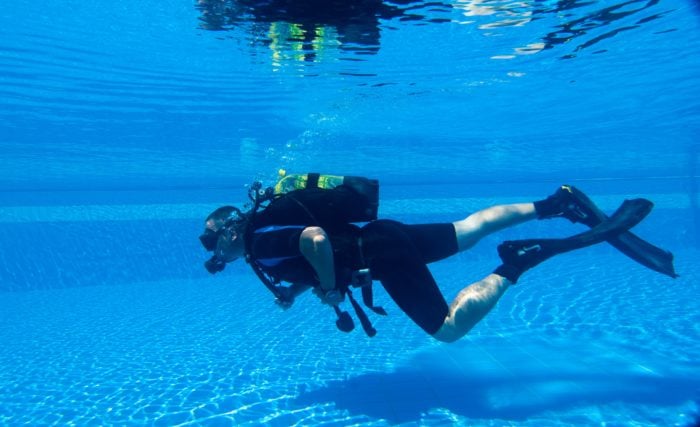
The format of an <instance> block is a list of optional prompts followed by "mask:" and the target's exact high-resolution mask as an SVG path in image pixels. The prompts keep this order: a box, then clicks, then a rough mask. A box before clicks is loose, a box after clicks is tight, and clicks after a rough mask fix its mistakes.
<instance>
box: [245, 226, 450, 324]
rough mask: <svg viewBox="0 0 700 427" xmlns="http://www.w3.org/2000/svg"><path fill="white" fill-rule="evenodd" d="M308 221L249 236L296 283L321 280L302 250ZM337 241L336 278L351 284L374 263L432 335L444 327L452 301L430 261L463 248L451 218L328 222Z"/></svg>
mask: <svg viewBox="0 0 700 427" xmlns="http://www.w3.org/2000/svg"><path fill="white" fill-rule="evenodd" d="M304 227H305V226H296V225H291V226H276V225H273V226H269V225H268V226H261V225H258V227H257V228H255V230H251V231H250V234H249V235H248V238H249V242H250V243H249V245H248V247H249V251H250V256H251V258H252V259H253V260H254V262H257V263H258V266H260V267H261V268H262V269H263V270H264V271H265V272H266V273H268V274H271V275H272V276H274V277H276V278H277V279H279V280H283V281H287V282H291V283H308V284H318V279H317V278H316V273H315V271H314V269H313V268H312V267H311V265H310V264H309V263H308V262H307V261H306V259H305V258H304V257H303V255H302V254H301V251H300V249H299V237H300V235H301V232H302V230H303V229H304ZM323 228H324V230H325V231H326V233H327V234H328V236H329V238H330V240H331V245H332V246H333V252H334V261H335V269H336V279H337V280H338V281H339V283H348V282H347V281H348V280H349V276H348V275H349V274H350V273H351V272H352V271H353V270H358V269H362V268H369V269H370V272H371V274H372V278H373V279H376V280H379V281H380V282H381V283H382V285H383V286H384V288H385V289H386V291H387V292H388V293H389V295H390V296H391V298H392V299H393V300H394V301H395V302H396V304H397V305H398V306H399V307H400V308H401V310H403V311H404V312H405V313H406V314H407V315H408V316H409V317H410V318H411V319H412V320H413V321H414V322H415V323H416V324H418V326H420V327H421V328H422V329H423V330H425V331H426V332H427V333H429V334H431V335H432V334H434V333H436V332H437V331H438V329H440V327H441V326H442V324H443V321H444V320H445V317H446V316H447V314H448V305H447V302H446V301H445V298H444V297H443V295H442V293H441V292H440V290H439V289H438V286H437V283H435V279H434V278H433V276H432V274H431V273H430V270H429V269H428V267H427V264H429V263H431V262H435V261H438V260H441V259H444V258H447V257H449V256H451V255H454V254H455V253H457V251H458V247H457V238H456V234H455V229H454V226H453V225H452V224H450V223H442V224H416V225H408V224H402V223H400V222H397V221H391V220H377V221H372V222H369V223H367V224H366V225H364V226H363V227H361V228H359V227H357V226H355V225H352V224H332V225H329V224H325V226H323Z"/></svg>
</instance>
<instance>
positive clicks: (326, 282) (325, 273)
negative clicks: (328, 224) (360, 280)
mask: <svg viewBox="0 0 700 427" xmlns="http://www.w3.org/2000/svg"><path fill="white" fill-rule="evenodd" d="M299 249H300V250H301V253H302V255H304V258H306V260H307V261H308V262H309V264H311V267H313V269H314V271H316V276H317V277H318V281H319V286H318V287H317V288H315V289H314V293H315V294H316V295H318V297H319V298H321V302H323V303H324V304H328V305H337V304H339V303H341V302H342V301H343V294H342V293H340V292H338V291H337V290H336V288H335V265H334V262H333V247H332V246H331V241H330V239H329V238H328V235H327V234H326V232H325V231H323V229H322V228H321V227H306V228H305V229H304V231H302V232H301V236H300V237H299Z"/></svg>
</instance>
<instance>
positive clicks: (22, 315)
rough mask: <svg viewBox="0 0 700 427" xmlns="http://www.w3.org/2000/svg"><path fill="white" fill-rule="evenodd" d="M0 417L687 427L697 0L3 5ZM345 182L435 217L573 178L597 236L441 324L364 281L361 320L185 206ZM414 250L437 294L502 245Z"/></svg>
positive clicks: (4, 420)
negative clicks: (620, 212) (202, 240)
mask: <svg viewBox="0 0 700 427" xmlns="http://www.w3.org/2000/svg"><path fill="white" fill-rule="evenodd" d="M0 17H1V18H0V19H1V22H2V25H0V100H1V101H2V102H0V155H1V159H2V160H1V161H0V184H1V185H2V190H1V191H0V235H1V236H2V238H1V239H0V424H3V425H18V424H28V425H70V424H73V425H129V424H149V425H150V424H157V425H202V424H204V425H206V424H212V425H273V426H288V425H338V426H345V425H372V426H382V425H478V426H482V425H483V426H509V425H518V426H520V425H525V426H568V425H608V426H617V425H636V426H656V425H679V426H686V425H691V424H692V423H693V422H694V421H693V420H694V419H695V418H696V417H697V414H698V411H699V408H698V400H699V395H700V375H699V374H698V373H699V372H700V369H698V368H699V367H700V366H699V364H698V360H699V359H700V326H698V325H700V303H698V298H697V294H698V290H699V288H698V284H697V282H698V280H697V279H698V278H699V277H700V271H698V270H699V268H700V267H698V261H697V260H698V259H700V256H699V254H698V247H699V246H700V219H699V218H700V217H699V212H698V204H699V203H700V200H699V199H698V177H699V175H700V173H699V172H698V170H699V167H700V160H699V157H700V155H699V153H700V147H699V145H698V137H697V135H698V131H699V130H700V125H699V124H700V120H699V117H700V101H698V99H700V97H698V94H699V93H700V78H699V77H698V76H699V75H700V56H698V55H697V52H698V51H700V32H699V31H698V30H699V29H700V7H699V6H698V4H697V2H693V1H690V0H658V1H657V0H649V1H642V0H628V1H620V0H616V1H612V0H606V1H600V2H584V1H577V0H573V1H522V2H505V1H475V0H474V1H456V2H413V1H397V2H393V3H392V2H388V1H385V2H376V1H368V0H363V1H361V2H358V3H352V4H349V5H343V4H334V3H332V2H330V3H329V2H324V3H320V2H316V1H313V0H312V1H310V2H309V3H299V2H297V3H288V4H287V3H283V2H281V1H279V2H268V3H262V2H252V1H251V2H248V1H240V2H231V1H218V0H200V1H199V2H174V1H138V2H137V1H130V0H123V1H120V2H112V3H110V4H103V3H96V4H86V3H85V2H76V1H70V0H69V1H61V2H57V1H48V2H28V1H15V2H12V4H8V5H4V6H3V8H2V14H0ZM279 168H285V169H287V170H289V171H290V172H305V171H307V170H317V171H322V172H331V173H341V174H354V175H366V176H372V177H375V178H378V179H379V180H380V182H381V185H382V187H381V196H382V204H381V207H380V216H382V217H389V218H396V219H399V220H402V221H406V222H427V221H452V220H455V219H457V218H461V217H464V216H466V215H467V214H468V213H470V212H474V211H475V210H478V209H479V208H482V207H484V206H488V205H491V204H494V203H510V202H516V201H530V200H535V199H538V198H541V197H543V196H545V195H547V194H549V193H551V192H552V191H553V190H554V189H555V188H556V186H557V185H558V184H560V183H562V182H570V183H573V184H575V185H577V186H579V187H580V188H582V189H583V190H585V191H586V192H587V193H589V194H590V195H591V197H592V198H593V199H594V200H595V201H596V202H597V203H599V204H600V206H601V207H602V208H603V209H604V210H606V211H608V212H611V211H613V210H614V209H615V208H616V206H617V205H618V204H619V203H620V201H621V200H622V199H624V198H630V197H639V196H644V197H648V198H650V199H652V200H653V201H654V202H655V209H654V211H653V212H652V214H651V215H650V216H649V218H648V219H646V220H645V221H644V222H643V223H642V224H640V225H639V226H637V227H636V228H635V232H636V233H638V234H639V235H641V236H643V237H644V238H646V239H648V240H650V241H652V242H654V243H656V244H658V245H659V246H662V247H665V248H669V249H671V250H672V251H673V252H674V254H675V256H676V268H677V270H678V272H679V273H680V274H681V277H680V278H678V279H675V280H674V279H670V278H667V277H665V276H662V275H659V274H657V273H653V272H651V271H649V270H646V269H644V268H643V267H641V266H639V265H637V264H635V263H633V262H632V261H630V260H628V259H627V258H625V257H623V256H622V255H621V254H620V253H618V252H617V251H615V250H614V249H613V248H611V247H610V246H608V245H599V246H596V247H593V248H588V249H586V250H582V251H579V252H576V253H574V254H567V255H563V256H561V257H558V258H557V259H556V260H553V261H550V262H548V263H545V264H543V265H541V266H540V267H538V268H537V269H535V270H533V271H532V272H530V273H528V274H527V275H526V276H524V277H523V279H522V280H521V281H520V282H519V284H518V285H517V286H515V287H513V288H511V289H510V290H509V291H508V292H507V293H506V295H505V296H504V297H503V298H502V300H501V301H500V303H499V304H498V306H497V307H496V308H495V309H494V310H493V312H492V313H491V314H490V315H489V316H488V317H487V318H486V319H485V320H484V321H483V322H482V323H481V324H479V325H478V327H477V328H475V330H474V331H472V333H470V335H469V336H467V337H466V338H465V339H463V340H461V341H460V342H458V343H455V344H451V345H445V344H440V343H437V342H434V341H433V340H431V339H430V338H429V337H427V336H425V334H424V333H423V332H422V331H421V330H420V329H418V328H417V327H416V326H415V325H413V324H412V323H411V322H410V321H409V320H408V319H407V318H406V317H405V316H403V315H402V314H401V313H400V312H399V310H398V309H397V308H396V306H395V305H393V303H392V302H391V300H390V299H389V298H388V297H387V296H386V294H385V293H384V292H383V290H381V288H378V289H377V291H376V299H377V300H378V303H379V304H381V305H383V306H384V307H386V308H387V310H388V311H389V313H390V315H389V316H388V317H386V318H377V317H374V318H373V320H374V321H375V326H376V328H377V329H378V331H379V333H378V335H377V336H376V337H374V338H372V339H369V338H367V337H366V336H364V335H363V334H362V332H361V331H355V332H353V333H351V334H348V335H345V334H342V333H340V332H338V331H337V330H336V329H335V326H334V325H333V313H332V312H331V311H330V310H328V309H327V308H326V307H323V306H321V305H320V304H318V302H317V301H315V300H314V298H313V296H312V295H308V296H304V297H302V298H300V300H299V301H297V302H296V304H295V306H294V307H293V308H292V309H290V310H288V311H286V312H282V311H280V310H279V309H278V308H277V307H276V306H275V305H274V303H273V302H272V298H271V296H270V295H269V293H268V292H267V290H265V289H264V287H262V286H260V284H259V283H258V282H257V281H256V279H255V277H254V276H253V275H252V274H250V271H249V269H248V267H247V266H246V265H245V264H243V263H240V264H234V265H231V266H230V267H229V268H227V269H226V271H225V272H224V273H222V274H221V275H217V276H214V277H212V276H209V275H208V274H207V273H206V272H205V271H204V269H202V267H201V264H202V262H203V261H204V259H205V258H206V254H205V253H203V251H202V249H201V247H199V242H198V241H197V239H196V236H197V235H198V234H199V232H200V231H201V230H200V229H201V222H202V219H203V217H204V216H205V215H206V214H207V213H208V212H209V211H211V210H212V209H213V208H215V207H216V206H218V205H220V204H224V203H240V202H243V201H244V200H245V193H246V187H245V186H246V185H247V184H248V183H250V182H251V181H252V180H253V179H261V180H263V181H265V182H266V183H268V184H269V183H272V182H273V181H274V179H275V177H276V173H277V170H278V169H279ZM580 230H581V228H580V227H577V226H575V225H572V224H568V223H564V222H560V221H547V222H533V223H528V224H525V225H522V226H520V227H517V228H514V229H511V230H507V231H505V232H502V233H499V234H498V235H494V236H489V237H488V238H486V239H484V240H483V241H482V242H480V243H479V244H478V246H477V247H475V248H474V249H473V250H471V251H469V252H467V253H464V254H459V255H457V256H455V257H453V258H451V259H449V260H445V261H443V262H441V263H439V264H435V265H433V266H431V269H432V271H433V272H434V274H435V276H436V278H437V280H438V283H439V284H440V286H441V288H442V289H443V291H444V293H445V294H446V295H447V296H448V298H451V297H452V296H454V295H455V294H456V293H457V292H458V291H459V290H460V289H461V288H462V287H464V286H465V285H466V284H467V283H469V282H471V281H473V280H476V279H479V278H481V277H483V276H484V275H485V274H487V273H488V272H490V271H492V270H493V268H494V267H495V266H496V265H497V264H498V259H497V255H496V251H495V247H496V245H497V244H498V243H500V242H501V241H502V240H506V239H514V238H525V237H532V236H564V235H568V234H572V233H575V232H577V231H580Z"/></svg>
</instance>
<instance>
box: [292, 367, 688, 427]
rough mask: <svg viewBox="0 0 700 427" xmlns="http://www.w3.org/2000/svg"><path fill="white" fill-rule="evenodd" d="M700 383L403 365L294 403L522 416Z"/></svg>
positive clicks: (391, 415)
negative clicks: (471, 371)
mask: <svg viewBox="0 0 700 427" xmlns="http://www.w3.org/2000/svg"><path fill="white" fill-rule="evenodd" d="M699 387H700V379H699V378H690V377H688V376H685V377H681V376H671V377H660V376H652V375H647V374H643V373H600V372H597V373H593V374H586V373H585V372H547V371H542V370H540V371H539V372H531V373H529V372H521V373H515V374H514V375H510V374H508V373H507V372H503V373H502V374H496V373H494V374H489V373H484V372H479V373H476V375H475V376H468V375H466V374H464V373H455V374H449V373H447V372H429V371H425V370H420V369H412V368H410V367H404V368H400V369H398V370H397V371H395V372H390V373H371V374H365V375H360V376H358V377H354V378H350V379H348V380H345V381H335V382H331V383H329V384H328V385H327V386H325V387H323V388H321V389H316V390H313V391H308V392H303V393H302V394H300V395H299V396H298V397H297V398H296V399H295V401H294V403H295V404H299V405H313V404H318V403H325V402H332V403H334V404H335V406H336V408H337V409H340V410H347V411H348V412H350V414H352V415H364V416H367V417H371V418H376V419H385V420H387V421H389V422H390V423H392V424H400V423H409V422H419V421H420V420H421V418H422V415H424V414H426V413H428V412H429V411H430V410H432V409H436V408H445V409H448V410H449V411H451V412H452V413H454V414H457V415H459V416H463V417H466V418H475V419H496V418H497V419H504V420H510V421H523V420H526V419H528V418H531V417H533V416H536V415H540V414H542V413H543V412H547V411H555V412H556V411H562V410H567V409H572V408H576V407H578V406H583V405H586V406H588V405H598V404H610V403H611V402H622V403H630V404H653V405H655V406H665V405H667V406H671V405H678V404H682V403H683V402H686V401H688V400H693V399H694V398H697V393H698V389H699Z"/></svg>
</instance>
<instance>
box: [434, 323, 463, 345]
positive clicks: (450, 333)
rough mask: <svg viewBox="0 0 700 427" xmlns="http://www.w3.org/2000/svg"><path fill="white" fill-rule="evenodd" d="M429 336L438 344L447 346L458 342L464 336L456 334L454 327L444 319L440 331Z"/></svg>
mask: <svg viewBox="0 0 700 427" xmlns="http://www.w3.org/2000/svg"><path fill="white" fill-rule="evenodd" d="M431 336H432V337H433V338H435V339H436V340H438V341H440V342H444V343H448V344H449V343H453V342H455V341H457V340H459V339H460V338H462V337H463V336H464V334H458V333H457V332H456V331H455V328H454V325H453V324H452V323H451V322H449V320H448V319H445V322H444V323H443V324H442V326H441V327H440V329H438V330H437V332H435V333H434V334H431Z"/></svg>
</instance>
